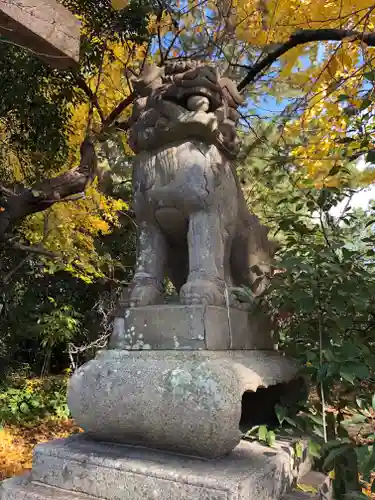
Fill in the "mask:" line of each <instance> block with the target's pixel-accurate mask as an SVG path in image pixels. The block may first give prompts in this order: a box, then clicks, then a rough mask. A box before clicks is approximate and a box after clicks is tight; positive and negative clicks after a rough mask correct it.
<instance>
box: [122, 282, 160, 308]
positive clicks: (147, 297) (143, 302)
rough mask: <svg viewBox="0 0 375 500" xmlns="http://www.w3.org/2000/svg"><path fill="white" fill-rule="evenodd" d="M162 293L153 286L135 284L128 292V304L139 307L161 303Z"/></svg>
mask: <svg viewBox="0 0 375 500" xmlns="http://www.w3.org/2000/svg"><path fill="white" fill-rule="evenodd" d="M163 302H164V294H163V293H162V292H161V291H160V290H159V289H158V288H156V287H155V286H153V285H151V284H148V285H136V286H135V287H134V288H133V290H132V291H131V294H130V300H129V306H130V307H141V306H152V305H157V304H163Z"/></svg>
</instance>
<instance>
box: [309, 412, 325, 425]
mask: <svg viewBox="0 0 375 500" xmlns="http://www.w3.org/2000/svg"><path fill="white" fill-rule="evenodd" d="M307 416H308V417H309V419H310V420H312V421H313V422H314V423H315V424H317V425H321V426H323V417H321V416H320V415H313V414H312V413H308V415H307Z"/></svg>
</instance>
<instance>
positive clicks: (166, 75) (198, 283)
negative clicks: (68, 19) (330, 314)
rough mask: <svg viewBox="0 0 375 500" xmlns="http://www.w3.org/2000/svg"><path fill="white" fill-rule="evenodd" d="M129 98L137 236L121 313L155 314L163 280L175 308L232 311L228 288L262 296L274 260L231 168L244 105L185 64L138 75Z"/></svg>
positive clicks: (207, 72) (204, 69)
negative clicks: (146, 309)
mask: <svg viewBox="0 0 375 500" xmlns="http://www.w3.org/2000/svg"><path fill="white" fill-rule="evenodd" d="M134 88H135V93H136V99H135V102H134V106H133V109H132V115H131V117H130V120H129V122H128V124H129V144H130V146H131V147H132V149H133V150H134V152H135V153H136V156H135V157H134V162H133V177H132V182H133V208H134V212H135V215H136V219H137V226H138V229H139V231H138V259H137V263H136V269H135V273H134V276H133V280H132V283H131V286H130V287H129V288H130V290H129V292H130V293H129V297H128V299H129V300H128V303H127V306H131V307H142V306H149V305H157V304H162V303H163V301H164V287H163V283H164V278H165V276H168V277H169V278H170V280H171V281H172V283H173V284H174V286H175V288H176V290H177V292H178V293H179V297H180V302H181V304H184V305H198V304H202V305H215V306H225V305H226V304H227V303H231V304H232V305H233V306H238V307H239V306H240V304H239V302H238V301H236V300H235V297H234V294H232V293H231V292H232V289H233V287H241V286H247V287H250V288H251V290H252V294H253V295H255V296H258V295H261V294H262V293H263V292H264V290H265V288H266V287H267V285H268V283H269V278H270V275H271V274H272V257H273V254H274V252H275V250H276V245H275V244H274V243H273V242H271V241H269V239H268V237H267V234H268V229H267V228H266V227H264V226H263V225H262V224H261V223H260V221H259V220H258V218H257V217H256V216H254V215H253V214H251V213H250V212H249V210H248V207H247V203H246V200H245V198H244V195H243V193H242V191H241V186H240V183H239V181H238V178H237V175H236V171H235V168H234V166H233V165H232V164H231V159H232V158H233V157H234V156H235V155H236V152H237V151H238V144H239V140H238V137H237V135H236V124H237V121H238V118H239V116H240V115H239V113H238V111H237V107H238V106H239V105H240V104H241V103H242V102H243V97H242V96H241V95H240V94H239V92H238V91H237V89H236V86H235V83H234V82H233V81H231V80H229V79H228V78H223V77H222V76H220V74H219V72H218V69H217V68H216V67H214V66H210V65H208V64H202V62H200V61H191V60H184V61H174V62H168V63H166V66H165V67H164V68H158V67H156V66H155V65H151V66H145V68H144V72H143V74H142V75H141V77H140V78H139V79H137V80H136V81H134ZM228 295H229V297H228Z"/></svg>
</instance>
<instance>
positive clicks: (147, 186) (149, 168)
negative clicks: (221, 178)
mask: <svg viewBox="0 0 375 500" xmlns="http://www.w3.org/2000/svg"><path fill="white" fill-rule="evenodd" d="M207 153H208V148H207V146H206V145H202V147H200V145H198V147H197V145H196V144H195V143H184V144H181V145H176V146H172V147H169V148H164V149H161V150H159V151H156V152H153V153H151V152H150V153H142V154H140V155H138V156H137V158H136V160H135V168H134V175H133V179H134V180H136V183H137V185H138V186H139V188H140V189H141V190H142V191H143V190H152V189H158V188H160V187H165V186H167V185H169V184H171V183H172V184H174V185H192V184H194V182H195V180H194V179H196V181H197V180H198V179H197V177H201V176H202V175H204V172H205V171H206V170H207V169H209V168H210V161H209V158H208V154H207ZM198 183H199V181H198Z"/></svg>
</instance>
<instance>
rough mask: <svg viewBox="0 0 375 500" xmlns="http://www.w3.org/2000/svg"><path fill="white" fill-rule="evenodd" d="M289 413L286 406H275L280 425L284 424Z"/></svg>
mask: <svg viewBox="0 0 375 500" xmlns="http://www.w3.org/2000/svg"><path fill="white" fill-rule="evenodd" d="M287 412H288V410H287V409H286V408H285V407H284V406H280V405H275V413H276V416H277V419H278V421H279V424H280V425H281V424H282V423H283V422H284V420H285V417H286V416H287Z"/></svg>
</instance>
